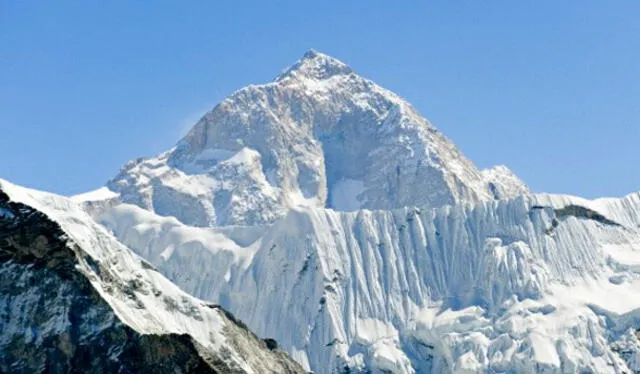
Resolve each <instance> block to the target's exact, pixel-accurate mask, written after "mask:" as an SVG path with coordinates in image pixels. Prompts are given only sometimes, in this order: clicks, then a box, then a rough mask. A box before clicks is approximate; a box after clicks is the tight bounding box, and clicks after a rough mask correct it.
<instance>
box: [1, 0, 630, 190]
mask: <svg viewBox="0 0 640 374" xmlns="http://www.w3.org/2000/svg"><path fill="white" fill-rule="evenodd" d="M151 4H153V5H151ZM418 4H420V5H418ZM639 16H640V2H638V1H631V0H629V1H599V0H598V1H586V0H585V1H558V2H556V1H498V0H496V1H437V2H436V1H421V2H405V3H403V4H400V2H392V1H379V2H376V1H367V2H364V1H362V2H356V1H323V2H311V1H291V2H285V1H255V2H246V1H225V2H222V1H201V2H196V1H190V2H181V1H153V2H148V1H86V0H81V1H80V0H79V1H60V2H54V1H9V0H0V103H1V104H0V178H4V179H8V180H11V181H13V182H15V183H19V184H23V185H27V186H30V187H34V188H38V189H44V190H49V191H54V192H58V193H63V194H72V193H78V192H83V191H86V190H90V189H94V188H97V187H99V186H101V185H103V184H104V183H105V182H106V181H107V180H108V179H109V178H111V177H112V176H114V175H115V174H116V172H117V171H118V169H119V168H120V166H121V165H122V164H123V163H125V162H126V161H127V160H129V159H132V158H135V157H139V156H150V155H154V154H156V153H158V152H161V151H164V150H166V149H168V148H169V147H170V146H172V145H173V144H174V143H175V142H176V141H177V140H178V139H179V137H180V135H181V134H183V133H184V132H185V131H186V130H187V129H188V128H189V125H190V124H193V123H195V121H196V120H197V119H198V117H199V115H201V114H202V113H203V112H204V111H205V110H207V109H210V108H212V107H213V106H214V105H215V104H216V103H217V102H218V101H220V100H221V99H223V98H224V97H225V96H226V95H228V94H230V93H231V92H233V91H234V90H236V89H238V88H241V87H242V86H245V85H247V84H250V83H263V82H267V81H269V80H271V79H272V78H273V77H274V76H275V75H276V74H277V73H278V72H279V71H280V70H281V69H283V68H284V67H286V66H288V65H290V64H291V63H293V62H294V61H295V60H297V59H298V58H299V57H301V55H302V54H303V53H304V52H305V51H306V50H307V49H309V48H315V49H317V50H319V51H321V52H324V53H327V54H330V55H333V56H335V57H337V58H339V59H341V60H343V61H345V62H346V63H348V64H349V65H351V66H352V67H353V68H354V69H355V70H356V71H357V72H358V73H360V74H361V75H363V76H366V77H368V78H371V79H373V80H374V81H376V82H378V83H379V84H381V85H382V86H385V87H387V88H389V89H391V90H393V91H395V92H397V93H399V94H400V95H401V96H403V97H405V98H407V99H408V100H409V101H410V102H411V103H413V104H414V106H415V107H417V108H418V110H419V111H421V112H422V114H424V115H425V116H426V117H427V118H428V119H430V120H431V121H432V122H433V123H434V124H435V125H436V126H437V127H438V128H440V129H441V130H442V131H443V132H444V133H445V134H446V135H447V136H449V137H450V138H451V139H452V140H453V141H454V142H455V143H456V144H457V145H458V146H459V147H460V148H461V149H462V151H463V152H464V153H465V154H466V155H467V156H468V157H469V158H471V159H472V160H473V161H474V162H475V163H476V164H477V165H478V166H480V167H488V166H491V165H493V164H503V163H504V164H507V165H508V166H509V167H510V168H512V169H513V170H514V171H515V172H516V173H517V174H518V175H519V176H520V177H521V178H522V179H524V180H525V181H526V182H527V183H528V184H529V185H530V186H531V187H532V188H533V190H534V191H538V192H542V191H544V192H562V193H572V194H578V195H583V196H586V197H597V196H603V195H613V196H615V195H623V194H626V193H629V192H632V191H637V190H640V172H638V169H637V167H638V164H639V161H640V22H639V21H638V17H639Z"/></svg>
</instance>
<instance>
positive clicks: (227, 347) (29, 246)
mask: <svg viewBox="0 0 640 374" xmlns="http://www.w3.org/2000/svg"><path fill="white" fill-rule="evenodd" d="M0 372H3V373H45V372H46V373H66V372H77V373H80V372H82V373H196V372H197V373H256V374H258V373H304V372H305V371H304V370H303V369H302V368H301V367H300V366H299V365H298V364H296V363H295V362H293V361H292V360H291V359H290V358H288V357H287V356H286V355H285V354H284V353H282V352H281V351H278V350H270V349H269V348H268V347H267V345H266V344H265V343H264V342H263V341H262V340H260V339H258V338H257V337H256V336H255V335H254V334H253V333H251V332H250V331H249V330H248V329H247V328H246V327H245V326H244V325H243V324H242V323H241V322H238V321H237V320H235V318H233V316H231V315H230V314H229V313H228V312H226V311H224V310H223V309H221V308H220V307H219V306H217V305H214V304H211V303H206V302H203V301H201V300H198V299H196V298H194V297H192V296H189V295H187V294H186V293H184V292H182V291H181V290H179V289H178V288H177V287H176V286H175V285H173V284H172V283H170V282H169V281H168V280H167V279H166V278H164V277H163V276H162V275H160V274H159V273H158V272H157V271H156V270H155V269H154V268H153V267H152V266H151V265H149V264H148V263H146V262H145V261H144V260H142V259H140V258H139V257H137V256H136V255H134V254H132V253H131V251H130V250H129V249H127V248H126V247H124V246H123V245H121V244H120V243H118V241H116V240H115V239H114V238H113V237H112V236H111V235H110V234H109V233H107V232H106V231H105V230H104V229H103V228H102V227H100V226H99V225H97V224H95V223H94V222H93V221H92V219H91V218H90V217H89V216H88V215H87V214H85V213H84V212H83V211H82V210H80V209H79V208H78V207H76V206H75V204H74V203H73V202H71V201H70V200H69V199H67V198H62V197H59V196H55V195H51V194H45V193H41V192H36V191H31V190H27V189H23V188H20V187H17V186H14V185H11V184H10V183H8V182H5V181H0Z"/></svg>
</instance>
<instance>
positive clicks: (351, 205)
mask: <svg viewBox="0 0 640 374" xmlns="http://www.w3.org/2000/svg"><path fill="white" fill-rule="evenodd" d="M363 191H364V182H363V181H361V180H355V179H348V178H347V179H341V180H340V181H338V182H336V184H335V185H334V186H333V188H332V190H331V204H330V207H331V208H333V209H336V210H341V211H345V212H351V211H354V210H358V209H360V201H359V200H358V195H360V194H361V193H362V192H363Z"/></svg>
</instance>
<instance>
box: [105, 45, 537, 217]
mask: <svg viewBox="0 0 640 374" xmlns="http://www.w3.org/2000/svg"><path fill="white" fill-rule="evenodd" d="M503 174H506V175H507V177H505V178H502V177H501V176H502V175H503ZM496 175H497V176H499V177H498V178H493V177H494V176H496ZM108 187H109V188H110V189H111V190H113V191H115V192H118V193H119V194H120V197H121V199H122V201H123V202H126V203H130V204H135V205H138V206H140V207H142V208H144V209H146V210H149V211H152V212H155V213H157V214H159V215H161V216H172V217H176V218H177V219H178V220H180V221H181V222H182V223H185V224H187V225H190V226H200V227H207V226H209V227H211V226H224V225H237V224H243V225H255V224H264V223H271V222H274V221H275V220H276V219H278V218H281V217H283V216H284V215H285V214H286V212H287V211H288V210H289V209H290V208H294V207H296V206H308V207H325V208H332V209H334V210H338V211H355V210H358V209H394V208H400V207H404V206H425V207H440V206H443V205H447V204H454V203H458V202H462V201H465V202H479V201H484V200H492V199H497V198H505V197H509V196H513V195H515V194H520V193H526V192H527V188H526V186H525V185H524V184H523V183H522V182H521V181H520V180H519V179H518V178H517V177H515V176H514V175H513V174H511V173H510V172H509V171H508V169H506V168H505V167H501V168H498V169H496V170H492V171H489V172H486V173H483V172H481V171H479V170H478V169H477V168H476V167H475V166H474V165H473V164H472V163H471V162H470V161H469V160H468V159H467V158H466V157H464V156H463V155H462V154H461V153H460V152H459V151H458V150H457V148H456V147H455V146H454V145H453V144H452V143H451V142H450V141H449V140H448V139H447V138H445V137H444V136H443V135H442V134H441V133H440V132H439V131H437V130H436V129H435V128H434V127H433V126H432V125H431V124H430V123H429V122H428V121H427V120H426V119H424V118H423V117H422V116H420V114H418V113H417V112H416V110H415V109H414V108H413V107H411V105H409V104H408V103H407V102H405V101H404V100H403V99H401V98H400V97H398V96H397V95H395V94H394V93H392V92H390V91H388V90H385V89H384V88H382V87H380V86H378V85H376V84H375V83H373V82H371V81H369V80H367V79H364V78H362V77H360V76H358V75H357V74H355V73H354V72H353V71H352V70H351V68H349V67H348V66H347V65H345V64H344V63H342V62H340V61H338V60H336V59H334V58H331V57H329V56H326V55H324V54H321V53H318V52H315V51H309V52H307V53H306V54H305V55H304V57H303V58H302V59H301V60H300V61H298V62H297V63H296V64H294V65H293V66H291V67H290V68H288V69H286V70H285V71H283V72H282V73H281V74H280V75H278V76H277V77H276V79H275V80H274V81H273V82H271V83H268V84H264V85H259V86H249V87H246V88H243V89H241V90H239V91H237V92H235V93H234V94H232V95H231V96H229V97H228V98H227V99H225V100H224V101H222V102H221V103H220V104H218V105H217V106H216V107H215V108H214V109H213V110H212V111H210V112H209V113H207V114H206V115H205V116H204V117H203V118H202V119H201V120H200V121H199V122H198V123H197V124H196V125H195V127H194V128H193V129H192V130H191V131H190V132H189V133H188V134H187V136H186V137H185V138H184V139H182V140H181V141H180V142H179V143H178V144H177V146H176V147H175V148H173V149H171V150H170V151H168V152H166V153H163V154H161V155H159V156H157V157H153V158H149V159H138V160H135V161H133V162H130V163H128V164H127V165H125V167H124V168H123V169H122V170H121V172H120V174H119V175H118V176H116V177H115V178H114V179H113V180H112V181H110V182H109V184H108Z"/></svg>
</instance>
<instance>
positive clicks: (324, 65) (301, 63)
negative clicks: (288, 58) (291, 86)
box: [275, 49, 353, 82]
mask: <svg viewBox="0 0 640 374" xmlns="http://www.w3.org/2000/svg"><path fill="white" fill-rule="evenodd" d="M352 72H353V70H351V68H350V67H349V66H347V65H346V64H345V63H343V62H342V61H340V60H338V59H336V58H333V57H331V56H328V55H325V54H323V53H320V52H318V51H316V50H314V49H310V50H308V51H307V52H306V53H305V54H304V56H302V58H301V59H300V60H298V61H297V62H296V63H295V64H293V65H292V66H290V67H289V68H287V69H285V70H284V71H283V72H282V73H280V74H279V75H278V76H277V77H276V79H275V81H276V82H278V81H282V80H285V79H287V78H306V79H315V80H323V79H327V78H330V77H333V76H336V75H348V74H351V73H352Z"/></svg>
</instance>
